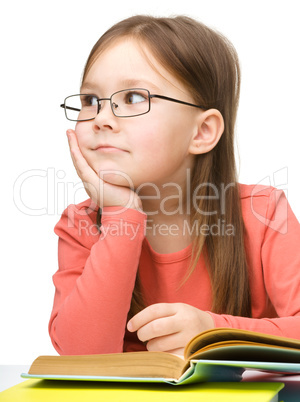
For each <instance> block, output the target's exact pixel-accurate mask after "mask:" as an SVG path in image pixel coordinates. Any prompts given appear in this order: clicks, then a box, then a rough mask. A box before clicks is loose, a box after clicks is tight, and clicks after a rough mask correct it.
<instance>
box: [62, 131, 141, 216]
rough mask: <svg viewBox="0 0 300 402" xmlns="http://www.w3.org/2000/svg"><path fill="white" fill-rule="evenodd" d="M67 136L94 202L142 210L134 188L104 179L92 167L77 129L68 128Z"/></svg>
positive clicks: (73, 159) (76, 165)
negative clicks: (81, 147)
mask: <svg viewBox="0 0 300 402" xmlns="http://www.w3.org/2000/svg"><path fill="white" fill-rule="evenodd" d="M67 136H68V140H69V146H70V152H71V157H72V161H73V164H74V166H75V169H76V172H77V174H78V176H79V177H80V179H81V180H82V182H83V185H84V188H85V190H86V192H87V194H88V195H89V197H90V198H91V199H92V201H93V202H95V203H96V204H97V205H98V206H99V207H100V208H103V207H107V206H123V207H126V208H133V209H138V210H142V203H141V200H140V198H139V197H138V195H137V194H136V193H135V192H134V191H133V190H131V189H130V188H129V187H125V186H119V185H115V184H111V183H108V182H106V181H104V180H103V179H101V178H100V177H99V176H98V175H97V173H96V172H95V171H94V170H93V169H92V168H91V166H90V165H89V164H88V162H87V161H86V159H85V158H84V156H83V155H82V153H81V151H80V148H79V146H78V142H77V137H76V133H75V131H73V130H68V131H67ZM104 173H105V172H104Z"/></svg>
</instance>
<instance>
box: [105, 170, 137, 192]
mask: <svg viewBox="0 0 300 402" xmlns="http://www.w3.org/2000/svg"><path fill="white" fill-rule="evenodd" d="M99 177H100V178H101V179H102V180H104V181H105V182H106V183H110V184H114V185H116V186H123V187H128V188H132V189H133V188H134V183H133V181H132V179H131V177H130V176H129V175H128V174H127V173H124V172H121V171H119V170H101V171H100V173H99Z"/></svg>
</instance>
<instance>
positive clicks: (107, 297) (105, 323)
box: [49, 211, 145, 354]
mask: <svg viewBox="0 0 300 402" xmlns="http://www.w3.org/2000/svg"><path fill="white" fill-rule="evenodd" d="M125 215H126V216H124V214H123V215H120V216H118V215H116V216H115V217H108V218H105V217H104V219H103V225H102V227H101V231H102V235H101V236H100V238H99V240H98V241H97V242H96V243H95V244H94V245H93V246H92V247H91V250H90V255H89V256H88V258H87V260H86V262H85V265H84V267H83V268H82V267H80V266H79V267H78V268H76V267H72V268H69V269H60V270H59V271H58V272H57V273H56V274H55V275H54V278H53V280H54V284H55V286H56V296H55V301H54V307H53V312H52V315H51V320H50V324H49V331H50V336H51V339H52V342H53V345H54V347H55V348H56V350H57V351H58V352H59V353H60V354H92V353H114V352H122V351H123V338H124V333H125V326H126V321H127V315H128V311H129V308H130V303H131V297H132V291H133V289H134V284H135V279H136V272H137V268H138V263H139V257H140V250H141V245H142V241H143V238H144V228H143V223H144V219H145V218H144V216H143V214H137V213H136V211H135V213H133V212H131V211H127V213H126V214H125ZM133 216H134V219H133V218H132V217H133ZM124 219H126V220H124ZM129 225H130V226H129ZM126 228H127V230H126ZM61 251H62V253H63V250H61ZM74 252H76V250H74ZM64 268H65V267H64Z"/></svg>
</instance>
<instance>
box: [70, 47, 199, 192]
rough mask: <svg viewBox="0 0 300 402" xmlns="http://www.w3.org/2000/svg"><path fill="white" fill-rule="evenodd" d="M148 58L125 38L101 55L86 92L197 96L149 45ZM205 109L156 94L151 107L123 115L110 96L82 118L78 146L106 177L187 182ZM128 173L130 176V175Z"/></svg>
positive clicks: (86, 83) (158, 182)
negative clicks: (137, 91)
mask: <svg viewBox="0 0 300 402" xmlns="http://www.w3.org/2000/svg"><path fill="white" fill-rule="evenodd" d="M146 52H147V56H148V58H149V59H150V60H151V63H153V66H154V68H153V67H152V66H151V65H150V64H149V62H148V61H147V58H145V56H144V55H143V53H142V52H141V50H140V48H139V46H138V45H137V44H136V42H135V41H134V40H129V39H123V40H122V41H120V42H117V43H115V44H114V45H112V46H111V47H109V48H108V49H106V50H105V51H104V52H103V53H101V54H100V56H98V58H97V59H96V61H95V62H94V64H93V65H92V66H91V68H90V70H89V72H88V74H87V76H86V78H85V80H84V82H83V84H82V88H81V93H83V94H93V95H95V96H97V97H98V98H109V97H110V96H111V95H112V94H113V93H115V92H117V91H120V90H123V89H129V88H145V89H147V90H149V91H150V93H152V94H159V95H165V96H168V97H172V98H176V99H180V100H183V101H187V102H193V99H192V97H191V96H190V95H189V93H188V92H187V90H186V89H185V87H184V86H183V85H182V84H181V83H180V82H179V81H178V80H177V79H176V78H175V77H173V76H172V75H171V74H170V73H169V72H168V71H167V70H166V69H165V68H164V67H163V66H161V65H160V64H159V63H158V62H157V61H156V60H155V58H154V57H153V56H152V55H151V53H150V52H149V51H147V50H146ZM199 113H202V111H201V110H200V109H196V108H193V107H189V106H185V105H180V104H176V103H174V102H169V101H165V100H162V99H158V98H154V99H151V110H150V112H149V113H147V114H144V115H140V116H136V117H126V118H120V117H116V116H114V114H113V113H112V110H111V107H110V102H109V101H108V100H105V101H104V103H103V106H102V108H101V111H100V113H99V114H98V115H97V117H96V118H95V119H94V120H91V121H86V122H78V123H77V124H76V129H75V131H76V134H77V138H78V143H79V147H80V149H81V152H82V154H83V156H84V157H85V158H86V160H87V162H88V163H89V165H90V166H91V167H92V168H93V169H94V170H95V171H96V172H97V173H98V174H99V172H100V171H101V172H102V173H103V172H105V171H110V172H111V171H115V172H116V174H115V175H108V174H107V175H106V176H105V175H104V179H106V178H107V181H110V182H113V183H114V184H120V185H125V186H127V185H128V186H129V185H130V184H133V185H134V187H135V188H137V187H138V186H140V185H141V184H143V183H151V184H152V185H157V186H162V185H163V184H165V183H177V184H180V185H184V179H185V177H186V170H187V169H188V168H192V166H193V162H194V155H192V154H190V152H189V145H190V142H191V139H192V137H193V135H195V133H197V130H198V128H197V116H199ZM125 177H126V178H127V179H125Z"/></svg>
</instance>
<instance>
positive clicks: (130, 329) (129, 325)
mask: <svg viewBox="0 0 300 402" xmlns="http://www.w3.org/2000/svg"><path fill="white" fill-rule="evenodd" d="M132 328H133V327H132V324H131V322H130V321H128V323H127V329H128V331H130V332H132Z"/></svg>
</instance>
